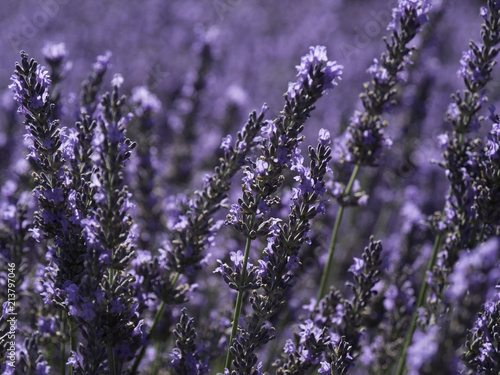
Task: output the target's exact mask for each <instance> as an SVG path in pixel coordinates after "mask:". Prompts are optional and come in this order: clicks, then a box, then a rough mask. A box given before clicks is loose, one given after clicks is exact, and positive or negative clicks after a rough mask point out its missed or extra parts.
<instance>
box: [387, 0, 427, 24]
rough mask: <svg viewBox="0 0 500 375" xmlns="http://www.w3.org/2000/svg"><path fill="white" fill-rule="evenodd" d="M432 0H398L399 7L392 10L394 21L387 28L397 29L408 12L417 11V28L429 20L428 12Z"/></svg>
mask: <svg viewBox="0 0 500 375" xmlns="http://www.w3.org/2000/svg"><path fill="white" fill-rule="evenodd" d="M430 8H431V2H430V1H428V0H398V7H397V8H394V9H393V10H392V21H391V23H390V24H389V25H388V26H387V30H391V31H397V29H398V27H399V26H400V24H401V20H403V19H405V17H406V15H407V12H415V13H416V17H415V23H416V24H417V28H420V27H421V26H422V25H424V24H426V23H427V22H429V17H428V13H429V10H430Z"/></svg>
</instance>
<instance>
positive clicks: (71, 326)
mask: <svg viewBox="0 0 500 375" xmlns="http://www.w3.org/2000/svg"><path fill="white" fill-rule="evenodd" d="M68 323H69V347H70V348H71V350H72V351H73V352H76V337H75V335H76V332H75V324H73V322H72V321H71V319H70V318H69V317H68ZM69 374H70V375H73V365H69Z"/></svg>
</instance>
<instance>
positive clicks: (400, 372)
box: [396, 233, 442, 375]
mask: <svg viewBox="0 0 500 375" xmlns="http://www.w3.org/2000/svg"><path fill="white" fill-rule="evenodd" d="M441 238H442V234H441V233H439V234H438V235H437V236H436V239H435V241H434V247H433V248H432V254H431V258H430V259H429V264H428V265H427V270H426V274H427V271H432V268H433V267H434V264H435V263H436V258H437V254H438V250H439V248H440V245H441ZM428 286H429V285H428V284H427V277H424V279H423V282H422V286H421V287H420V292H419V293H418V299H417V305H416V306H415V310H414V311H413V314H412V316H411V322H410V328H408V332H407V333H406V338H405V342H404V344H403V348H402V349H401V354H400V356H399V362H398V367H397V370H396V375H403V372H404V369H405V362H406V351H407V350H408V347H409V346H410V344H411V342H412V340H413V334H414V333H415V328H416V327H417V318H418V309H419V308H420V307H422V305H423V304H424V299H425V295H426V293H427V288H428Z"/></svg>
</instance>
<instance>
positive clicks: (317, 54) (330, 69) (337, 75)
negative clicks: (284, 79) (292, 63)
mask: <svg viewBox="0 0 500 375" xmlns="http://www.w3.org/2000/svg"><path fill="white" fill-rule="evenodd" d="M343 68H344V67H343V66H342V65H339V64H337V62H336V61H329V60H328V57H327V55H326V47H324V46H315V47H309V53H308V54H307V55H305V56H303V57H302V58H301V60H300V65H297V66H296V69H297V77H298V79H297V81H295V82H293V83H292V82H290V83H289V84H288V97H289V98H290V99H293V98H295V96H296V95H297V94H298V93H299V92H300V90H301V88H302V87H303V85H304V84H307V85H308V86H309V87H311V86H312V85H313V82H314V81H313V76H312V75H311V73H312V72H314V71H315V70H319V71H320V72H321V73H322V76H323V79H322V82H321V83H320V87H319V88H318V90H319V92H320V93H321V94H322V95H324V94H326V93H327V92H328V90H332V89H333V88H334V87H335V86H337V84H338V83H337V82H338V80H340V79H341V76H342V69H343Z"/></svg>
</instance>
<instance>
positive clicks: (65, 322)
mask: <svg viewBox="0 0 500 375" xmlns="http://www.w3.org/2000/svg"><path fill="white" fill-rule="evenodd" d="M62 320H63V322H62V324H63V327H62V331H63V332H66V328H67V326H68V313H67V312H66V311H65V312H64V313H63V317H62ZM61 359H62V361H61V370H60V371H61V375H65V374H66V340H65V339H64V340H63V342H62V343H61ZM70 368H72V367H71V365H70Z"/></svg>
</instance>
